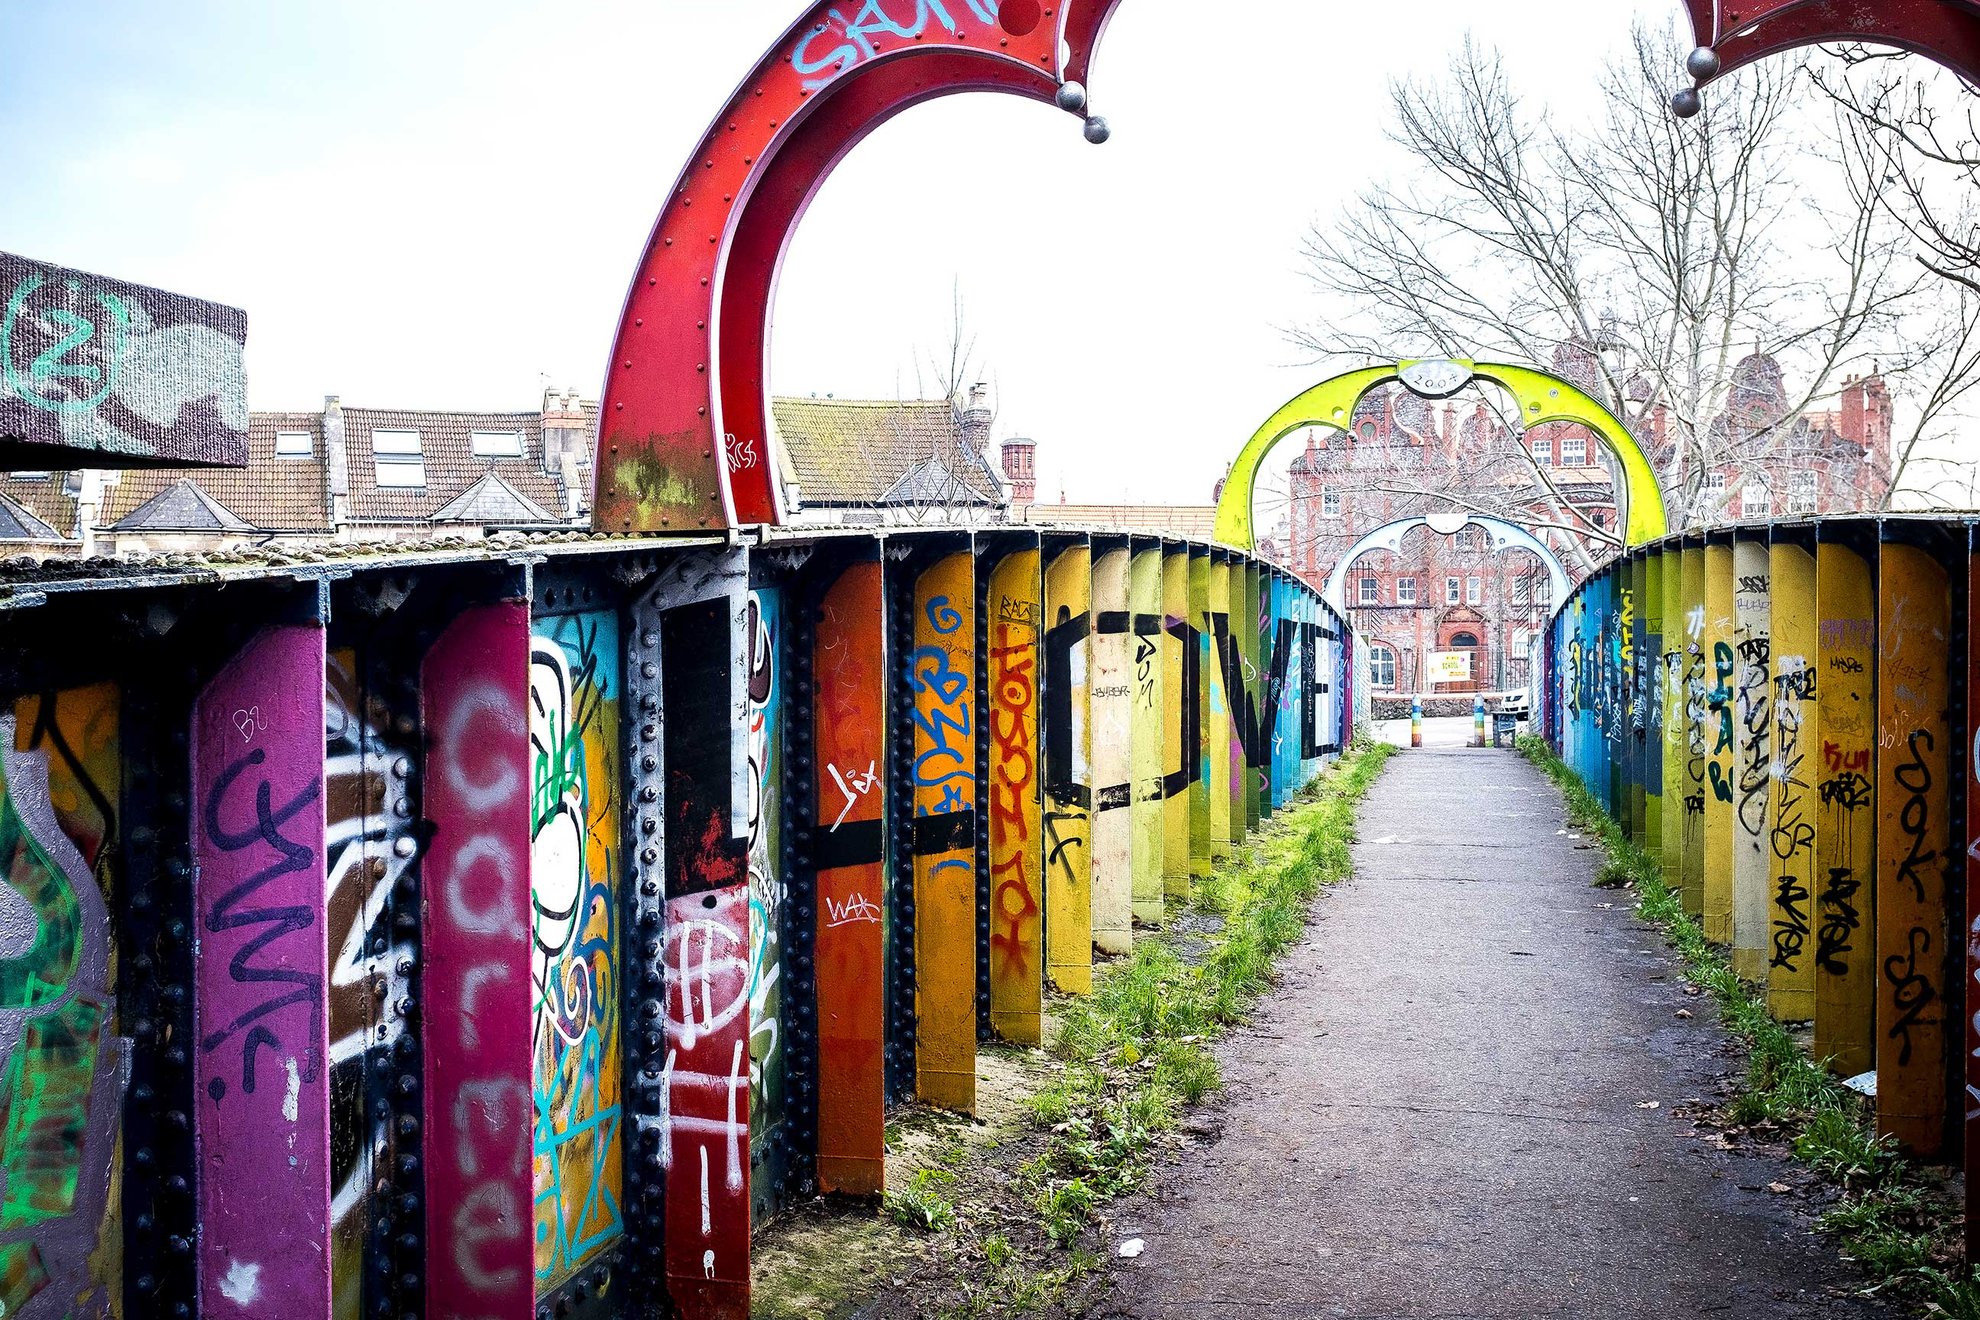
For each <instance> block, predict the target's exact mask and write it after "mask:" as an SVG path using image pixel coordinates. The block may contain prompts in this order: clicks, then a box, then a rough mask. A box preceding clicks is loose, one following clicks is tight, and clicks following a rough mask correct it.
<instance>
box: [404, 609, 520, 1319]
mask: <svg viewBox="0 0 1980 1320" xmlns="http://www.w3.org/2000/svg"><path fill="white" fill-rule="evenodd" d="M528 677H529V610H528V608H527V607H526V606H523V605H521V604H518V603H513V602H511V603H506V604H500V605H490V606H486V607H483V608H480V609H473V610H469V611H467V612H465V613H463V614H462V615H461V616H460V617H459V618H458V619H456V620H455V621H454V622H453V624H452V625H451V626H450V627H449V628H448V629H447V631H446V632H445V633H443V634H442V635H441V637H440V640H439V641H437V642H435V643H434V644H433V649H432V650H430V651H428V652H427V654H426V660H425V663H424V664H423V665H422V667H421V670H420V700H421V705H422V707H423V711H424V716H425V723H426V728H427V732H428V739H429V742H428V751H427V758H426V775H425V784H426V816H427V819H428V820H429V821H430V822H431V824H432V828H433V837H432V841H431V843H430V845H429V846H428V848H427V853H426V859H425V864H424V868H423V871H422V874H423V875H424V877H425V881H426V903H425V930H424V938H425V945H426V983H425V991H426V1006H427V1017H426V1020H427V1023H428V1027H427V1035H426V1131H427V1133H428V1140H427V1147H426V1202H427V1225H428V1235H429V1240H430V1241H429V1246H428V1251H427V1267H426V1306H427V1314H428V1316H430V1317H432V1320H481V1317H486V1316H526V1315H528V1314H529V1311H530V1307H531V1306H532V1305H533V1304H534V1302H535V1285H534V1277H535V1259H534V1254H533V1246H532V1243H531V1238H530V1234H531V1231H532V1229H533V1227H534V1223H535V1219H534V1214H533V1211H532V1209H531V1195H532V1187H531V1181H530V1149H531V1147H530V1118H531V1114H532V1112H533V1111H532V1108H531V1100H530V1089H529V1062H530V1020H529V929H530V907H529V792H530V787H529V720H528V710H527V705H526V703H527V700H528Z"/></svg>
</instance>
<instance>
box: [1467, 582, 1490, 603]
mask: <svg viewBox="0 0 1980 1320" xmlns="http://www.w3.org/2000/svg"><path fill="white" fill-rule="evenodd" d="M1484 600H1485V579H1484V578H1466V579H1465V580H1464V603H1465V604H1467V605H1479V604H1483V603H1484Z"/></svg>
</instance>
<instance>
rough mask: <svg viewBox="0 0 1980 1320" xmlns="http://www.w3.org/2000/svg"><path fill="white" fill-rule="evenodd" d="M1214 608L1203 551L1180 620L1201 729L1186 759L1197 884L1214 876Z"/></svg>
mask: <svg viewBox="0 0 1980 1320" xmlns="http://www.w3.org/2000/svg"><path fill="white" fill-rule="evenodd" d="M1209 609H1210V556H1209V555H1207V554H1204V553H1203V552H1202V551H1201V550H1198V551H1194V552H1192V553H1191V554H1190V556H1189V598H1188V601H1187V602H1186V607H1185V609H1184V611H1183V615H1182V618H1181V619H1180V620H1179V621H1178V622H1180V623H1181V625H1182V626H1183V629H1184V636H1185V641H1184V645H1185V646H1186V647H1188V656H1187V660H1188V663H1189V664H1190V665H1191V666H1192V667H1193V668H1194V669H1195V671H1196V672H1195V676H1194V678H1193V679H1192V680H1191V681H1190V682H1189V683H1187V684H1186V685H1185V686H1187V688H1188V689H1189V710H1188V712H1187V717H1188V720H1189V722H1190V726H1191V727H1192V728H1193V729H1194V730H1195V732H1196V736H1195V738H1194V739H1193V740H1189V739H1187V736H1186V738H1185V740H1186V741H1188V743H1189V745H1188V746H1187V747H1185V748H1184V755H1186V756H1188V757H1189V760H1190V772H1189V873H1190V875H1191V876H1192V877H1193V878H1195V879H1199V880H1201V879H1206V878H1208V877H1209V875H1210V687H1211V674H1212V673H1213V672H1214V671H1215V669H1216V665H1215V662H1214V661H1213V660H1212V658H1211V656H1212V651H1211V639H1210V632H1209V630H1208V629H1207V628H1205V627H1204V626H1203V617H1204V615H1205V614H1207V613H1208V612H1209Z"/></svg>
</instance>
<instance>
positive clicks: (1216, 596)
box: [1201, 558, 1236, 860]
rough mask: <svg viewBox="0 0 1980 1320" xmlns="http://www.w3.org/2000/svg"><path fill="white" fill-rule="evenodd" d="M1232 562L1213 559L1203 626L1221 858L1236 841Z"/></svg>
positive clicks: (1213, 818)
mask: <svg viewBox="0 0 1980 1320" xmlns="http://www.w3.org/2000/svg"><path fill="white" fill-rule="evenodd" d="M1230 607H1231V565H1230V562H1229V561H1228V560H1225V559H1221V558H1219V559H1213V560H1211V561H1210V598H1209V604H1208V606H1207V607H1206V612H1205V614H1204V615H1203V618H1202V620H1201V627H1202V628H1203V630H1204V631H1205V632H1206V633H1208V634H1209V635H1210V663H1209V664H1208V665H1207V666H1206V667H1205V672H1204V675H1203V686H1204V690H1205V692H1206V693H1208V696H1209V700H1208V702H1207V703H1206V704H1207V706H1208V708H1209V711H1208V719H1207V720H1206V723H1208V724H1209V726H1210V773H1209V775H1208V776H1207V777H1208V779H1209V782H1210V854H1211V856H1212V857H1213V858H1216V859H1218V860H1222V859H1225V858H1228V857H1230V856H1232V854H1233V853H1234V852H1235V850H1236V844H1235V843H1234V842H1233V841H1232V836H1231V757H1232V756H1233V755H1234V753H1233V751H1232V746H1233V744H1232V741H1231V699H1232V693H1231V691H1230V687H1229V685H1228V684H1227V683H1226V682H1225V681H1224V655H1225V652H1226V649H1227V648H1228V646H1229V644H1230V627H1231V610H1230Z"/></svg>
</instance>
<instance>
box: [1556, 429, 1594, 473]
mask: <svg viewBox="0 0 1980 1320" xmlns="http://www.w3.org/2000/svg"><path fill="white" fill-rule="evenodd" d="M1587 461H1588V440H1587V438H1586V437H1584V436H1579V435H1564V436H1562V437H1561V466H1562V467H1580V466H1582V465H1583V464H1584V463H1586V462H1587Z"/></svg>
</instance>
